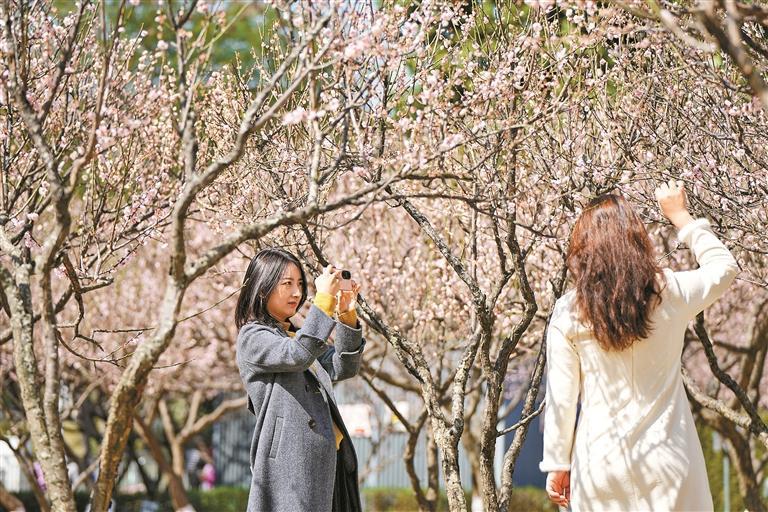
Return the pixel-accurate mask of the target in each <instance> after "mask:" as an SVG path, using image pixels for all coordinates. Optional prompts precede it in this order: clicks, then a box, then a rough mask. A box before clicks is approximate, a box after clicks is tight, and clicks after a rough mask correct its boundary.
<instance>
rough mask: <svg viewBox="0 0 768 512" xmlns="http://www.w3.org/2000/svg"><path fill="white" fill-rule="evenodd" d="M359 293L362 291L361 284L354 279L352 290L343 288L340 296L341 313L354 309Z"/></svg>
mask: <svg viewBox="0 0 768 512" xmlns="http://www.w3.org/2000/svg"><path fill="white" fill-rule="evenodd" d="M358 293H360V285H359V284H357V283H356V282H355V281H354V280H352V289H351V290H341V293H340V297H339V313H344V312H345V311H349V310H350V309H354V307H355V301H357V295H358Z"/></svg>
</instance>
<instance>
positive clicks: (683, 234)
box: [677, 217, 712, 247]
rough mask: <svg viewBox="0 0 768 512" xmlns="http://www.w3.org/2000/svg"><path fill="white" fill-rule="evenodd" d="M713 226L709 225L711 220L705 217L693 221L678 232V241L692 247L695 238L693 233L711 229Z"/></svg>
mask: <svg viewBox="0 0 768 512" xmlns="http://www.w3.org/2000/svg"><path fill="white" fill-rule="evenodd" d="M711 226H712V225H711V224H710V223H709V220H707V219H705V218H703V217H702V218H699V219H696V220H692V221H691V222H689V223H688V224H686V225H685V226H683V227H682V228H681V229H680V231H678V232H677V239H678V240H680V241H681V242H682V243H684V244H685V245H687V246H688V247H690V246H691V237H692V236H693V232H694V231H695V230H696V229H699V228H703V229H711Z"/></svg>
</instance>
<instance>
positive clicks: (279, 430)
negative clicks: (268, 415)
mask: <svg viewBox="0 0 768 512" xmlns="http://www.w3.org/2000/svg"><path fill="white" fill-rule="evenodd" d="M284 421H285V420H283V418H282V417H280V416H277V417H276V418H275V428H274V430H273V431H272V443H270V447H269V458H270V459H274V458H275V457H277V450H278V449H279V448H280V437H281V436H282V434H283V422H284Z"/></svg>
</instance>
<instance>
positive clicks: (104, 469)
mask: <svg viewBox="0 0 768 512" xmlns="http://www.w3.org/2000/svg"><path fill="white" fill-rule="evenodd" d="M185 286H186V284H183V283H176V282H174V281H173V278H171V281H170V282H169V283H168V284H167V285H166V289H165V296H164V297H163V303H162V306H161V308H160V313H159V315H158V317H159V318H160V325H159V327H158V330H157V332H156V333H155V336H154V337H153V338H152V339H150V340H148V341H147V342H145V343H143V344H142V345H141V346H140V347H139V348H138V349H137V350H136V351H135V352H134V353H133V356H131V359H130V362H129V364H128V368H126V369H125V371H124V372H123V374H122V376H121V377H120V381H119V382H118V384H117V386H116V387H115V390H114V393H113V394H112V399H111V400H110V406H109V416H108V418H107V427H106V429H105V431H104V441H103V443H102V452H101V457H100V459H101V460H100V464H99V478H98V480H97V481H96V486H95V488H94V491H93V498H92V500H91V507H92V510H93V512H107V509H108V508H109V503H110V500H111V497H112V491H113V488H114V485H115V479H116V477H117V469H118V466H119V464H120V460H121V459H122V456H123V451H124V450H125V445H126V443H127V442H128V436H129V434H130V432H131V426H132V424H133V417H134V412H135V411H136V408H137V406H138V404H139V401H140V400H141V394H142V392H143V390H144V386H145V385H146V383H147V379H148V377H149V372H150V371H151V370H152V366H153V365H154V363H155V361H157V359H158V358H159V357H160V354H162V353H163V351H164V350H165V349H166V348H167V346H168V344H169V343H170V341H171V339H172V338H173V334H174V332H175V330H176V318H177V316H178V313H179V309H180V308H181V301H182V299H183V297H184V291H185Z"/></svg>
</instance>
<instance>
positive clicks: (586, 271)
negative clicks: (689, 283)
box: [566, 194, 662, 350]
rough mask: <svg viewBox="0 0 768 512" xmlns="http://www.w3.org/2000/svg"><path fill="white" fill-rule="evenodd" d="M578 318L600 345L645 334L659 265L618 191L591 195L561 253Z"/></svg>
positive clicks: (656, 295) (612, 346) (657, 293)
mask: <svg viewBox="0 0 768 512" xmlns="http://www.w3.org/2000/svg"><path fill="white" fill-rule="evenodd" d="M566 262H567V265H568V270H569V271H570V272H571V275H572V276H573V278H574V280H575V282H576V304H577V308H578V313H579V316H580V317H581V320H583V321H585V322H586V323H587V324H588V325H589V327H590V328H591V329H592V331H593V332H594V335H595V338H596V339H597V342H598V343H599V344H600V346H601V347H602V348H604V349H605V350H623V349H625V348H628V347H629V346H631V345H632V343H634V342H635V341H636V340H638V339H641V338H645V337H647V336H648V334H649V332H650V330H651V328H652V325H651V323H652V322H651V320H650V316H651V312H652V311H653V308H654V307H655V306H656V305H658V303H660V302H661V290H662V285H661V284H659V281H658V280H657V277H659V276H660V275H662V270H661V268H660V267H659V266H658V264H657V263H656V257H655V253H654V249H653V245H652V243H651V239H650V238H649V236H648V232H647V231H646V229H645V225H643V222H642V221H641V220H640V217H638V215H637V213H635V211H634V210H633V209H632V207H631V206H630V204H629V203H628V202H627V200H626V199H624V198H623V197H622V196H620V195H616V194H604V195H601V196H599V197H597V198H596V199H593V200H592V201H591V202H590V203H589V206H588V207H587V208H586V209H585V210H584V211H583V212H582V214H581V215H580V216H579V218H578V220H577V221H576V225H575V226H574V227H573V232H572V233H571V242H570V247H569V249H568V256H567V258H566Z"/></svg>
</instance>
